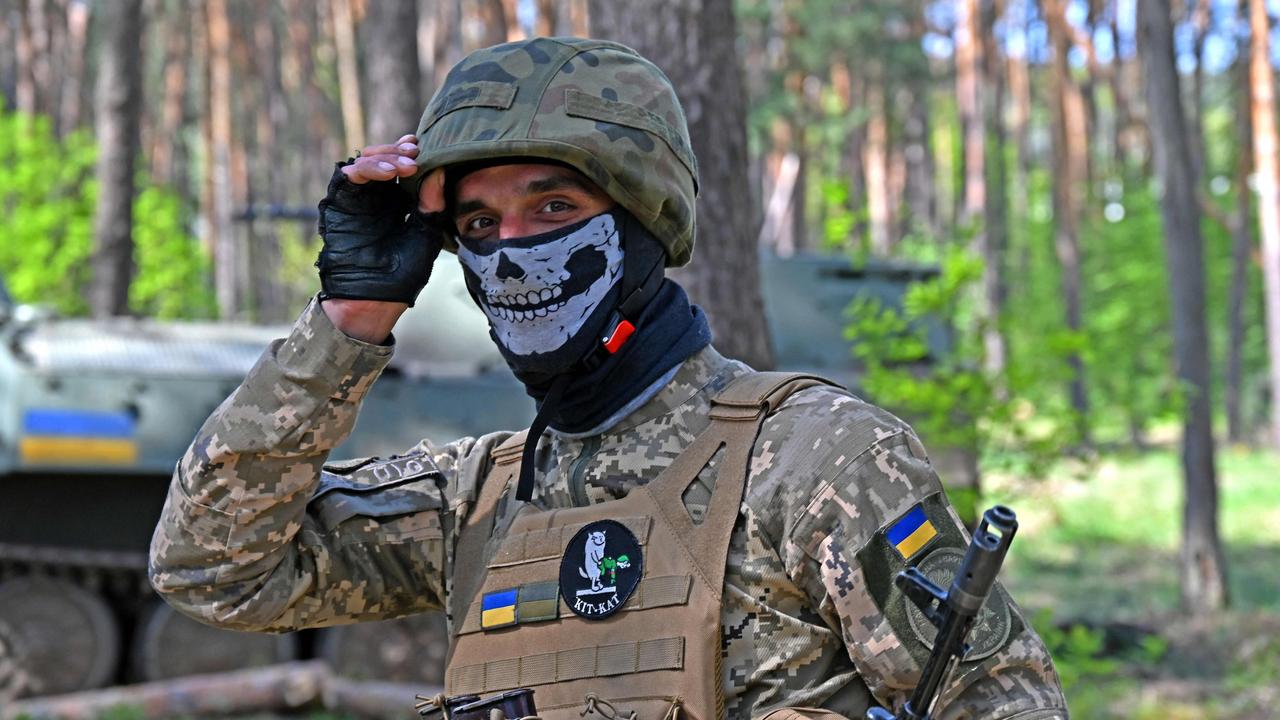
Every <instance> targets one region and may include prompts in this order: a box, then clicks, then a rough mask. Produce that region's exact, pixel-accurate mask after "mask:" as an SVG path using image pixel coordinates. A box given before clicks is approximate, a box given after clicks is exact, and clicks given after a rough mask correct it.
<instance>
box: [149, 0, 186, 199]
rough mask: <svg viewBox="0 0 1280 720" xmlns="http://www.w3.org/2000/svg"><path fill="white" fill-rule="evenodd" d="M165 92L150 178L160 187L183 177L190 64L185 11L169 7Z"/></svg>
mask: <svg viewBox="0 0 1280 720" xmlns="http://www.w3.org/2000/svg"><path fill="white" fill-rule="evenodd" d="M165 12H166V15H167V17H166V19H165V26H166V30H167V37H166V38H165V51H164V70H163V74H162V75H163V89H162V90H161V93H162V96H161V100H160V128H159V130H158V131H157V132H156V133H155V134H154V135H153V138H152V140H153V142H152V145H151V177H152V179H153V180H155V181H156V182H157V183H159V184H161V185H169V184H171V183H173V182H174V180H175V179H176V178H180V177H182V176H181V175H179V174H177V172H176V170H177V169H178V166H179V165H180V163H179V162H178V161H177V154H178V148H179V146H180V144H181V132H180V131H181V129H182V123H183V120H184V118H183V112H182V110H183V100H184V98H185V97H186V92H187V63H188V62H190V60H189V58H190V47H189V40H190V35H189V28H190V22H189V20H188V19H187V17H186V15H187V11H186V9H185V8H183V9H182V10H180V11H178V12H174V10H173V7H172V6H170V7H167V8H166V10H165Z"/></svg>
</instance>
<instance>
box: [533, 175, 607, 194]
mask: <svg viewBox="0 0 1280 720" xmlns="http://www.w3.org/2000/svg"><path fill="white" fill-rule="evenodd" d="M557 190H580V191H582V192H584V193H587V194H588V195H595V194H596V193H597V192H599V190H598V189H597V188H596V187H595V185H593V184H591V182H590V181H588V180H587V179H586V178H584V177H582V176H581V175H579V174H577V173H575V172H567V173H565V174H563V175H559V174H557V175H553V176H551V177H547V178H539V179H537V180H531V181H529V184H528V185H525V186H524V192H525V194H526V195H537V194H539V193H549V192H555V191H557Z"/></svg>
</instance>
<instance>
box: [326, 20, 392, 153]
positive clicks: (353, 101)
mask: <svg viewBox="0 0 1280 720" xmlns="http://www.w3.org/2000/svg"><path fill="white" fill-rule="evenodd" d="M331 3H332V5H331V7H332V8H333V44H334V47H335V48H336V49H337V51H338V96H339V97H340V98H341V101H342V131H343V137H344V138H346V142H347V147H349V148H351V150H352V152H354V151H356V150H358V149H360V148H362V147H364V146H365V139H366V138H367V137H368V136H367V135H365V132H364V106H363V105H362V104H361V102H360V66H359V61H358V59H357V58H356V32H355V23H356V19H355V13H354V12H353V10H352V7H351V0H331ZM379 142H381V141H379Z"/></svg>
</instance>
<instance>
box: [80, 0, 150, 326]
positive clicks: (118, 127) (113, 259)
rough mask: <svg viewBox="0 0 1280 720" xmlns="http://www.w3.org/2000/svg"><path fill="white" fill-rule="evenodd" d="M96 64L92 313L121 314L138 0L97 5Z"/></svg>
mask: <svg viewBox="0 0 1280 720" xmlns="http://www.w3.org/2000/svg"><path fill="white" fill-rule="evenodd" d="M102 12H103V17H102V33H103V41H102V61H101V63H102V65H101V68H100V69H99V71H98V85H97V106H98V107H97V111H96V115H97V118H96V121H97V129H98V132H97V140H98V148H99V151H98V170H97V177H98V201H97V210H96V211H95V214H94V227H93V241H94V252H93V282H92V285H91V286H90V289H89V307H90V309H91V310H92V312H93V315H94V317H109V316H112V315H124V314H125V313H127V312H128V310H129V283H130V282H131V281H132V280H133V269H134V267H133V197H134V182H133V168H134V161H135V160H136V159H137V156H138V149H139V144H140V143H141V139H140V137H139V130H138V127H139V120H140V117H141V113H142V49H141V48H142V45H141V42H140V38H141V37H142V0H117V1H116V2H111V3H108V4H106V5H104V6H103V8H102Z"/></svg>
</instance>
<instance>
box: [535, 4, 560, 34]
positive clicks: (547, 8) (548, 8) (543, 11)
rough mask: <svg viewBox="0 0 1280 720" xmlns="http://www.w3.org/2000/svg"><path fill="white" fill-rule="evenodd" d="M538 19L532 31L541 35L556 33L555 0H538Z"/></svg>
mask: <svg viewBox="0 0 1280 720" xmlns="http://www.w3.org/2000/svg"><path fill="white" fill-rule="evenodd" d="M537 7H538V19H537V21H536V22H535V23H534V26H533V27H534V32H536V33H537V34H538V35H540V36H542V37H550V36H552V35H555V34H556V27H557V22H556V18H557V14H556V11H557V3H556V0H538V3H537Z"/></svg>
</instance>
